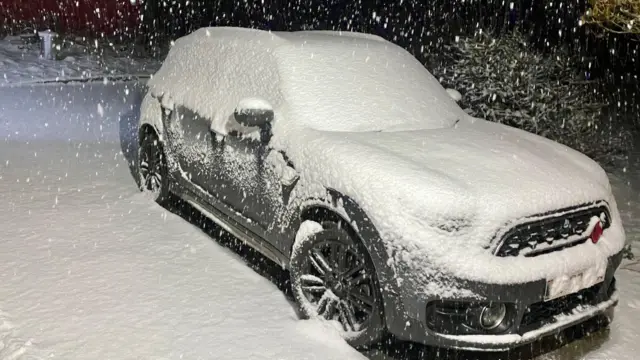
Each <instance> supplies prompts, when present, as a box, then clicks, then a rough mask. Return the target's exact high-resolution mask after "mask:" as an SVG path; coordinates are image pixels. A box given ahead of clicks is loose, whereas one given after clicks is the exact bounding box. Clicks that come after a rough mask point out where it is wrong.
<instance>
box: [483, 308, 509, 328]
mask: <svg viewBox="0 0 640 360" xmlns="http://www.w3.org/2000/svg"><path fill="white" fill-rule="evenodd" d="M506 316H507V307H506V306H505V305H504V304H491V305H488V306H485V307H483V308H482V311H481V312H480V326H482V327H483V328H484V329H486V330H492V329H495V328H497V327H498V326H500V325H501V324H502V322H503V321H504V318H505V317H506Z"/></svg>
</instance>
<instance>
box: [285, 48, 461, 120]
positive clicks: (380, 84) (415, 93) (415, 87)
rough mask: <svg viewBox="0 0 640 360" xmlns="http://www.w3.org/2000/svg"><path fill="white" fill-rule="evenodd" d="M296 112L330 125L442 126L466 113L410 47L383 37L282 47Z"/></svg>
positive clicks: (291, 102) (297, 116)
mask: <svg viewBox="0 0 640 360" xmlns="http://www.w3.org/2000/svg"><path fill="white" fill-rule="evenodd" d="M277 59H278V63H279V66H280V74H281V75H280V76H281V79H280V80H281V87H282V90H283V95H284V97H285V100H286V102H287V106H288V108H289V111H290V112H291V115H290V116H293V117H294V118H295V120H296V121H300V122H302V123H303V124H304V125H305V126H308V127H311V128H314V129H318V130H326V131H382V130H387V131H391V130H408V129H437V128H444V127H450V126H452V125H453V124H454V123H455V122H456V121H457V120H459V119H460V118H462V117H463V116H465V113H464V111H463V110H462V109H461V108H460V107H459V106H458V105H457V104H456V103H455V101H453V99H451V97H450V96H449V95H448V93H447V92H446V90H445V89H444V88H443V87H442V86H441V85H440V83H439V82H438V81H437V80H436V79H435V78H434V77H433V76H432V75H431V74H430V73H429V72H428V71H427V70H426V69H425V68H424V67H423V66H422V64H421V63H420V62H418V60H416V59H415V58H414V57H413V56H411V55H410V54H409V53H407V52H405V51H404V50H401V49H400V48H397V47H395V46H394V45H390V44H388V43H384V42H379V41H367V42H362V40H360V41H351V42H350V41H344V42H342V43H331V44H328V43H325V42H316V43H313V42H307V43H304V44H302V45H300V44H299V45H295V46H286V47H284V48H281V49H278V50H277Z"/></svg>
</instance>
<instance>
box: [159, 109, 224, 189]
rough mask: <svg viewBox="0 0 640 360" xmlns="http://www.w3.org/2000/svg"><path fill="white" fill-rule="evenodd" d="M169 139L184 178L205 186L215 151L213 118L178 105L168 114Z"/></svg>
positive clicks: (168, 141)
mask: <svg viewBox="0 0 640 360" xmlns="http://www.w3.org/2000/svg"><path fill="white" fill-rule="evenodd" d="M164 121H165V124H164V125H165V129H166V134H167V143H168V144H169V149H170V153H171V155H172V157H173V161H176V162H177V163H178V165H179V168H180V174H178V176H181V177H182V178H183V180H186V181H188V182H190V183H191V184H193V185H196V186H197V187H199V188H200V189H202V190H204V189H205V186H206V181H205V180H206V179H207V178H208V176H209V175H210V169H211V167H212V164H214V163H215V162H216V155H217V154H216V153H215V152H214V151H212V145H211V142H212V136H211V132H210V131H209V127H210V123H211V122H210V121H209V120H208V119H207V118H206V117H204V116H201V115H199V114H198V113H196V112H195V111H192V110H191V109H189V108H187V107H185V106H178V105H177V106H175V107H174V110H173V111H172V112H171V113H170V114H169V115H167V116H165V120H164Z"/></svg>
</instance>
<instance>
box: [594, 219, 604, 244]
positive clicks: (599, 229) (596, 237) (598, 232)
mask: <svg viewBox="0 0 640 360" xmlns="http://www.w3.org/2000/svg"><path fill="white" fill-rule="evenodd" d="M602 232H603V230H602V223H600V222H598V223H597V224H596V226H595V227H594V228H593V231H592V232H591V241H592V242H593V243H594V244H597V243H598V240H600V237H601V236H602Z"/></svg>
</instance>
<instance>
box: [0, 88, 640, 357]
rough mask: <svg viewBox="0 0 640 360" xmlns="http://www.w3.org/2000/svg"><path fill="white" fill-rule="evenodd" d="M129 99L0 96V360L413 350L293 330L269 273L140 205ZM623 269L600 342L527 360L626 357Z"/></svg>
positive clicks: (638, 211)
mask: <svg viewBox="0 0 640 360" xmlns="http://www.w3.org/2000/svg"><path fill="white" fill-rule="evenodd" d="M140 91H141V88H140V86H137V85H135V84H133V83H124V82H123V83H116V84H112V83H110V84H106V85H105V84H103V83H92V84H81V85H64V86H61V85H46V86H33V87H27V86H22V87H11V88H6V87H5V88H0V359H3V360H4V359H7V360H8V359H14V360H15V359H44V358H47V359H48V358H56V359H65V360H73V359H82V360H91V359H99V360H104V359H269V360H272V359H296V360H302V359H365V358H367V357H368V358H371V359H405V358H407V357H408V356H415V355H416V351H417V352H418V353H420V354H422V353H423V352H424V351H423V350H419V351H418V350H414V349H415V348H414V347H410V346H409V347H406V349H404V348H403V349H404V350H402V349H401V350H397V347H394V350H393V351H390V350H384V349H383V350H380V351H370V352H367V353H364V354H362V353H359V352H357V351H355V350H353V349H351V348H350V347H349V346H348V345H347V344H346V343H344V342H343V341H342V340H340V339H338V338H337V336H336V335H335V334H334V333H333V330H332V329H331V328H326V327H323V326H322V325H321V324H318V323H315V322H310V321H299V320H298V319H297V317H296V314H295V312H294V310H293V307H292V306H291V303H290V301H289V300H288V298H287V297H286V295H285V293H283V291H282V290H281V289H280V288H279V287H278V286H276V283H278V281H277V279H278V277H279V276H280V275H282V274H280V273H279V272H278V269H277V268H276V267H274V266H271V265H268V264H265V263H264V259H262V258H260V257H259V256H257V255H255V254H254V253H253V252H250V251H233V250H230V249H229V247H228V246H225V244H228V242H227V241H224V240H223V241H220V240H216V239H215V238H217V236H216V233H217V231H213V236H211V231H203V230H202V229H201V228H200V227H198V226H195V225H193V224H192V223H193V222H194V221H192V222H189V221H187V220H186V219H183V218H182V217H181V216H179V215H176V214H174V213H172V212H169V211H167V210H165V209H163V208H161V207H159V206H158V205H156V204H155V203H152V202H151V201H150V200H149V199H146V198H145V197H144V196H143V195H141V194H140V193H139V192H138V190H137V188H136V184H135V181H134V179H133V177H132V176H131V170H130V167H129V160H131V159H132V156H133V150H134V148H135V130H136V129H135V126H136V122H137V116H138V114H137V108H138V104H139V102H140V101H141V96H140ZM638 169H640V167H638ZM637 171H638V170H635V168H632V167H630V168H629V169H628V171H627V172H626V173H622V174H621V176H620V177H617V176H616V177H614V186H615V188H616V193H617V194H618V201H619V205H620V208H621V211H622V213H623V217H624V220H625V225H626V230H627V235H628V236H629V237H635V238H638V237H639V236H638V234H639V233H640V224H638V217H640V205H639V204H640V203H639V202H638V198H637V196H638V195H637V194H638V187H636V186H639V185H640V174H639V173H638V172H637ZM634 178H636V179H637V180H635V181H636V182H633V183H631V184H629V182H630V181H631V179H634ZM178 213H182V215H184V217H186V218H188V217H189V215H191V213H190V212H189V211H183V212H178ZM637 253H638V252H637ZM639 254H640V253H639ZM256 259H258V260H256ZM625 266H628V267H629V268H628V269H623V270H620V271H619V272H618V285H619V289H620V293H621V294H620V298H621V300H620V305H619V306H618V308H617V312H616V318H615V322H614V324H613V325H612V326H611V329H610V330H609V331H600V332H598V333H597V334H595V335H592V336H590V337H588V338H585V339H582V340H579V341H577V342H574V343H571V344H569V345H568V346H565V347H563V348H561V349H559V350H556V351H554V352H551V353H547V354H544V355H542V356H541V359H567V358H569V359H570V358H577V359H582V358H583V359H594V360H596V359H602V360H604V359H616V360H622V359H635V358H636V357H637V354H638V353H640V344H638V342H637V338H638V337H639V336H640V311H639V308H640V265H637V264H635V265H634V264H632V263H630V262H626V263H625ZM252 268H256V270H253V269H252ZM267 275H268V276H267ZM426 353H427V354H432V356H429V358H437V357H438V355H439V354H441V353H440V352H438V351H427V352H426ZM514 354H515V353H514ZM512 355H513V354H512ZM474 356H475V355H474V354H471V355H469V356H465V358H470V357H474ZM504 357H505V356H501V358H504Z"/></svg>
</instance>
